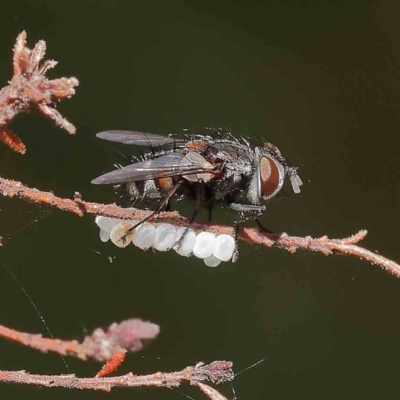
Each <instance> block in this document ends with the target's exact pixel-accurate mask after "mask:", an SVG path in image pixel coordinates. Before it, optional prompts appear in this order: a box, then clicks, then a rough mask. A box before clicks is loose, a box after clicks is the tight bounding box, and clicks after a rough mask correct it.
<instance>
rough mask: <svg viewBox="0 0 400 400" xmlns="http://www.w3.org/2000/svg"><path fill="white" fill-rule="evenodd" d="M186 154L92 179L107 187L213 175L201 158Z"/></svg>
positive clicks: (150, 161) (144, 162)
mask: <svg viewBox="0 0 400 400" xmlns="http://www.w3.org/2000/svg"><path fill="white" fill-rule="evenodd" d="M193 154H195V153H192V152H190V153H188V154H187V155H186V156H185V155H183V154H181V153H176V152H174V153H169V154H166V155H163V156H160V157H157V158H155V159H153V160H146V161H142V162H138V163H135V164H130V165H127V166H126V167H124V168H121V169H117V170H115V171H111V172H108V173H107V174H104V175H101V176H99V177H98V178H96V179H94V180H93V181H92V183H94V184H95V185H108V184H117V183H126V182H136V181H144V180H147V179H156V178H167V177H171V176H181V175H182V176H183V175H193V174H201V173H213V172H215V168H216V167H214V166H213V165H212V164H210V163H209V162H207V161H206V160H205V159H204V158H203V157H201V156H198V155H195V156H193Z"/></svg>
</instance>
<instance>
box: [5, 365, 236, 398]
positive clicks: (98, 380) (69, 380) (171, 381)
mask: <svg viewBox="0 0 400 400" xmlns="http://www.w3.org/2000/svg"><path fill="white" fill-rule="evenodd" d="M233 378H234V374H233V371H232V363H231V362H228V361H214V362H212V363H211V364H203V363H198V364H197V365H195V366H194V367H186V368H184V369H183V370H181V371H178V372H170V373H162V372H157V373H155V374H151V375H142V376H140V375H133V374H132V373H129V374H126V375H122V376H116V377H94V378H78V377H76V376H75V375H34V374H29V373H28V372H25V371H0V382H8V383H19V384H24V385H35V386H42V387H64V388H67V389H92V390H104V391H106V392H110V391H111V389H112V388H114V387H125V388H129V387H138V386H154V387H168V388H172V387H178V386H180V385H181V384H182V383H183V382H188V383H190V384H192V385H196V386H198V387H200V388H201V390H202V391H203V392H204V393H205V394H206V395H207V396H208V397H209V398H210V399H211V400H224V399H226V398H225V397H224V396H222V395H221V394H220V393H219V392H218V391H217V390H216V389H214V388H211V386H208V385H206V384H204V383H202V382H203V381H210V382H212V383H216V384H219V383H223V382H228V381H231V380H233Z"/></svg>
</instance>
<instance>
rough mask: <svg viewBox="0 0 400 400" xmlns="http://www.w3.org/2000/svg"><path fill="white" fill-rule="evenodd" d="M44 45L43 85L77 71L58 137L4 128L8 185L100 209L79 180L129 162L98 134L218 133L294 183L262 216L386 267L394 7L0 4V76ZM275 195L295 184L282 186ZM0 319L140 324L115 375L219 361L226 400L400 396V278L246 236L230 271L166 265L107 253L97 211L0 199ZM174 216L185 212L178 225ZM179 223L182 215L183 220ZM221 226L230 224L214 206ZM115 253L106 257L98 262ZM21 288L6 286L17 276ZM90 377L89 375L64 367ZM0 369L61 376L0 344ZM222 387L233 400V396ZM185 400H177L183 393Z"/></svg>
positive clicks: (397, 74) (75, 366) (393, 166)
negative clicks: (17, 47)
mask: <svg viewBox="0 0 400 400" xmlns="http://www.w3.org/2000/svg"><path fill="white" fill-rule="evenodd" d="M22 30H26V31H27V33H28V42H29V45H30V46H33V45H34V44H35V43H36V42H37V41H38V40H39V39H44V40H45V41H46V42H47V45H48V53H47V55H48V57H49V58H52V59H55V60H57V61H59V62H60V63H59V65H58V66H57V67H56V68H55V69H54V70H52V71H50V73H49V76H50V77H61V76H76V77H77V78H78V79H79V80H80V86H79V88H78V90H77V94H76V96H74V97H73V98H72V99H70V100H66V101H64V102H63V103H61V104H60V105H59V107H58V109H59V111H60V112H61V113H62V114H63V115H65V116H66V117H67V118H68V119H70V120H71V121H72V122H73V123H75V124H76V126H77V129H78V132H77V134H76V135H75V136H70V135H68V134H67V133H66V132H64V131H61V130H60V129H59V128H58V127H56V126H55V125H54V124H53V122H51V121H50V120H48V119H46V118H44V117H43V116H42V115H39V114H36V113H32V114H31V115H23V116H19V117H18V118H17V119H15V120H14V121H13V123H12V125H11V127H12V129H13V130H14V131H15V132H16V133H18V134H19V135H20V136H21V138H22V139H23V140H24V142H25V143H26V145H27V154H26V155H25V156H23V157H22V156H20V155H18V154H16V153H12V152H11V151H10V150H8V149H7V148H6V147H5V146H3V145H2V146H0V158H1V160H2V161H1V167H0V174H1V176H3V177H7V178H12V179H17V180H22V181H23V182H24V183H26V184H27V185H29V186H31V187H37V188H40V189H43V190H53V191H54V192H55V193H56V194H58V195H61V196H68V197H72V196H73V194H74V192H75V191H79V192H80V193H81V194H82V195H83V198H84V199H86V200H92V201H99V202H113V201H115V200H116V197H115V195H114V193H113V190H112V188H110V187H95V186H92V185H91V184H90V181H91V179H93V178H94V177H96V176H98V175H100V174H101V173H103V172H105V171H108V170H110V169H113V164H114V163H118V162H122V158H121V156H120V155H119V154H118V151H124V152H129V151H131V150H133V149H131V148H128V149H127V148H124V146H118V145H117V144H111V143H109V142H105V141H101V140H99V139H96V137H95V133H96V132H98V131H101V130H105V129H112V128H118V129H132V130H144V131H149V132H155V133H161V134H167V133H174V132H180V131H181V130H182V129H183V128H188V127H189V128H191V127H203V126H211V125H213V126H223V127H228V128H230V129H231V130H232V131H233V132H235V133H236V134H238V135H239V134H241V135H245V136H249V137H251V138H254V139H255V140H256V141H257V140H258V139H256V138H257V137H262V138H264V139H265V140H266V141H271V142H272V143H274V144H276V145H277V146H278V147H279V148H280V149H281V150H282V153H283V154H284V155H285V156H286V157H287V158H288V159H289V160H290V162H291V163H292V164H293V165H297V166H299V173H300V176H301V177H302V179H303V181H304V186H303V190H302V193H301V194H300V195H293V194H289V195H288V196H285V197H282V198H279V199H277V200H275V201H271V202H270V203H269V204H268V210H267V212H265V214H264V216H263V219H262V221H263V223H264V224H265V225H266V226H268V227H269V228H270V229H272V230H274V231H278V232H279V231H286V232H288V233H290V234H293V235H312V236H320V235H323V234H327V235H329V236H330V237H345V236H348V235H350V234H352V233H355V232H356V231H357V230H359V229H368V231H369V235H368V236H367V238H366V240H365V241H364V242H363V244H364V245H365V247H367V248H369V249H371V250H373V251H377V252H379V253H381V254H383V255H385V256H387V257H389V258H392V259H395V260H397V261H400V248H399V241H398V224H399V216H400V213H399V194H400V192H399V191H400V184H399V167H400V160H399V157H398V148H399V145H400V135H399V131H400V117H399V111H400V27H399V24H398V7H397V4H396V3H395V2H389V1H387V2H385V1H382V2H375V1H334V2H333V1H250V0H248V1H246V2H241V1H233V0H231V1H228V0H218V1H208V0H202V1H194V0H193V1H180V0H169V1H167V0H148V1H144V0H140V1H138V0H136V1H133V0H132V1H115V0H113V1H111V0H97V1H94V0H93V1H89V0H82V1H76V0H68V1H66V0H59V1H54V0H32V1H13V2H12V3H11V2H8V4H7V9H2V24H1V33H2V34H1V35H0V81H1V82H2V84H4V85H5V84H6V83H7V81H8V80H9V79H10V77H11V67H12V65H11V57H12V48H13V46H14V42H15V39H16V37H17V35H18V33H20V32H21V31H22ZM289 192H290V191H289ZM0 209H1V210H0V234H1V235H2V236H3V238H4V240H3V241H4V246H3V247H2V248H1V250H0V265H1V268H0V304H1V307H0V323H1V324H4V325H7V326H10V327H13V328H17V329H20V330H22V331H27V332H38V333H43V334H44V335H46V336H47V335H48V333H47V332H46V330H45V328H44V327H43V324H42V322H41V320H40V318H39V317H38V315H37V313H36V312H35V311H34V309H33V307H32V305H31V304H30V302H29V301H28V299H27V298H26V296H25V295H24V294H23V291H22V289H21V286H23V287H24V288H25V289H26V291H27V292H28V293H29V295H30V296H31V297H32V299H33V301H34V304H35V305H36V307H37V308H38V309H39V311H40V313H41V314H42V315H43V317H44V318H45V320H46V322H47V324H48V326H49V328H50V329H51V331H52V333H53V335H54V336H55V337H62V338H66V339H73V338H74V339H81V338H83V337H84V335H85V334H86V333H87V332H91V331H92V330H93V329H94V328H96V327H98V326H103V327H106V326H108V325H109V324H110V323H112V322H114V321H120V320H123V319H127V318H130V317H141V318H143V319H146V320H151V321H153V322H155V323H158V324H160V326H161V334H160V336H159V338H158V339H157V340H156V341H154V342H153V343H152V344H151V345H150V346H149V347H148V348H147V349H146V350H145V351H143V352H142V353H137V354H132V355H129V356H128V357H127V359H126V361H125V363H124V364H123V366H122V367H121V368H120V369H119V371H118V372H119V373H126V372H128V371H132V372H134V373H138V374H139V373H151V372H156V371H174V370H177V369H181V368H183V367H185V366H187V365H194V364H195V363H197V362H198V361H205V362H210V361H213V360H219V359H222V360H231V361H233V363H234V369H235V371H236V372H240V371H242V370H244V369H246V368H248V367H249V366H251V365H252V364H254V363H256V362H258V361H260V360H263V359H264V360H265V361H264V362H263V363H261V364H260V365H258V366H256V367H254V368H251V369H249V370H247V371H245V372H243V373H242V374H239V375H238V376H237V377H236V379H235V380H234V382H233V388H234V391H235V392H236V396H237V398H238V399H239V400H240V399H246V400H257V399H265V398H271V399H292V398H293V397H294V396H307V398H308V399H310V400H311V399H320V398H324V399H337V398H338V396H340V398H341V399H353V398H364V399H375V398H377V397H378V396H379V398H389V397H391V396H393V395H396V394H397V393H398V367H399V357H400V344H399V338H400V322H399V321H400V280H399V279H397V278H395V277H393V276H391V275H390V274H388V273H387V272H385V271H382V270H381V269H380V268H378V267H376V266H373V265H370V264H369V263H367V262H365V261H360V260H358V259H356V258H351V257H346V256H331V257H325V256H322V255H320V254H312V253H311V252H298V253H297V254H295V255H290V254H288V253H286V252H284V251H282V250H277V249H266V248H258V247H257V246H254V245H253V246H250V245H248V244H245V243H242V245H241V258H240V260H239V262H238V263H236V264H231V263H224V264H221V265H220V266H219V267H218V268H214V269H213V268H208V267H206V266H205V265H204V264H203V262H202V261H200V260H197V259H194V258H191V259H185V258H183V257H179V256H177V255H176V254H175V253H173V252H170V253H164V254H160V253H159V254H153V253H152V252H142V251H140V250H138V249H136V248H133V247H131V246H130V247H128V248H126V249H117V248H115V247H114V246H113V245H112V244H110V243H106V244H104V243H102V242H100V240H99V238H98V229H97V227H96V226H95V225H94V222H93V218H91V217H85V218H78V217H75V216H73V215H70V214H66V213H61V212H58V211H54V210H49V209H47V208H45V207H36V206H35V205H32V204H28V203H25V202H23V201H20V200H17V199H12V200H10V199H5V198H0ZM187 210H190V208H189V207H187V208H186V209H185V208H184V209H183V213H187ZM187 215H188V214H187ZM215 218H216V220H215V221H216V222H220V223H228V222H229V221H231V215H230V214H229V213H228V212H227V211H224V210H222V211H220V212H218V213H216V215H215ZM109 257H112V259H113V262H112V263H110V262H109ZM13 276H14V277H16V278H17V280H18V282H17V281H16V280H15V279H14V278H13ZM67 363H68V365H69V370H70V372H73V373H76V374H77V375H79V376H93V375H94V374H95V373H96V372H97V370H98V369H99V365H98V364H96V363H95V362H91V361H89V362H86V363H83V362H80V361H78V360H75V359H72V358H67ZM0 369H7V370H11V369H13V370H20V369H26V370H28V371H30V372H35V373H48V374H56V373H57V374H58V373H67V372H68V371H67V370H66V367H65V365H64V363H63V361H62V360H61V358H60V357H59V356H56V355H54V354H47V355H45V354H41V353H38V352H35V351H34V350H31V349H27V348H23V347H22V346H19V345H16V344H14V343H10V342H7V341H4V340H1V341H0ZM219 390H221V392H222V393H223V394H224V395H225V396H227V397H228V398H232V397H233V392H232V386H231V385H230V384H225V385H223V386H221V387H219ZM0 395H1V396H2V398H9V397H13V398H26V397H28V396H29V398H30V399H54V398H57V399H68V400H69V399H74V400H77V399H85V400H87V399H96V400H97V399H132V398H138V399H139V398H140V399H165V400H167V399H181V398H185V397H186V398H194V399H201V398H205V397H204V396H203V394H202V393H200V392H199V391H198V390H194V389H193V388H190V387H189V386H188V385H185V386H182V387H181V388H180V389H179V391H175V390H168V389H137V390H115V391H113V392H112V393H111V394H106V393H97V392H78V391H68V390H61V389H39V388H29V387H22V386H11V385H0ZM188 396H190V397H188Z"/></svg>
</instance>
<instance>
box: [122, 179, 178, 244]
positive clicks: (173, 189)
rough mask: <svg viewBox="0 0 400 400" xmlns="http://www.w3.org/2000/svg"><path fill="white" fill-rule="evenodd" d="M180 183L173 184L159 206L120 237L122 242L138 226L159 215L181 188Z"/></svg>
mask: <svg viewBox="0 0 400 400" xmlns="http://www.w3.org/2000/svg"><path fill="white" fill-rule="evenodd" d="M181 184H182V181H180V182H178V183H176V184H175V186H174V187H173V188H172V189H171V190H170V191H169V192H168V193H167V194H166V196H165V197H164V198H163V199H162V201H161V203H160V205H159V206H158V208H157V210H155V211H153V212H151V213H150V214H149V215H148V216H147V217H144V218H143V219H142V220H140V221H139V222H138V223H137V224H135V225H133V226H132V227H131V228H129V229H128V230H127V231H126V232H125V233H124V235H123V236H122V240H125V238H126V237H127V236H128V235H129V234H130V233H131V232H132V231H133V230H134V229H136V228H137V227H138V226H140V225H142V224H143V223H145V222H146V221H148V220H149V219H151V218H153V217H154V216H155V215H157V214H159V213H160V212H161V211H162V210H163V209H164V207H165V206H167V205H168V204H169V201H170V200H171V198H172V196H173V195H174V194H175V193H176V191H177V190H178V189H179V187H180V186H181Z"/></svg>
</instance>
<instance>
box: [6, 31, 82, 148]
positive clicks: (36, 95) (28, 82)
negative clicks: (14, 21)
mask: <svg viewBox="0 0 400 400" xmlns="http://www.w3.org/2000/svg"><path fill="white" fill-rule="evenodd" d="M45 53H46V43H45V42H44V41H43V40H40V41H39V42H38V43H37V44H36V45H35V47H34V48H33V49H32V50H31V49H29V48H28V47H27V46H26V32H25V31H24V32H21V33H20V34H19V35H18V37H17V41H16V44H15V46H14V57H13V67H14V74H13V77H12V78H11V80H10V82H9V85H8V86H6V87H4V88H3V89H1V90H0V142H3V143H5V144H6V145H7V146H8V147H9V148H10V149H12V150H14V151H17V152H19V153H21V154H24V153H25V150H26V149H25V145H24V143H23V142H22V140H21V139H20V138H19V137H18V136H17V135H16V134H15V133H13V132H12V131H11V130H10V129H9V128H7V125H8V124H9V123H10V122H11V120H12V119H13V118H14V117H15V116H16V115H18V114H19V113H22V112H26V111H28V110H30V109H37V110H38V111H40V112H41V113H42V114H44V115H45V116H46V117H48V118H50V119H52V120H53V121H55V123H56V124H57V125H59V126H60V127H61V128H63V129H65V130H66V131H67V132H69V133H71V134H73V133H75V131H76V128H75V126H74V125H72V124H71V123H70V122H69V121H68V120H66V119H65V118H64V117H62V115H61V114H60V113H59V112H58V111H57V110H56V109H55V107H54V102H55V101H56V100H62V99H65V98H69V97H71V96H72V95H73V94H75V87H76V86H78V84H79V82H78V80H77V79H76V78H58V79H52V80H50V79H47V77H46V73H47V71H48V70H49V69H51V68H54V67H55V66H56V65H57V62H56V61H54V60H45V61H42V60H43V57H44V55H45Z"/></svg>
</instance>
